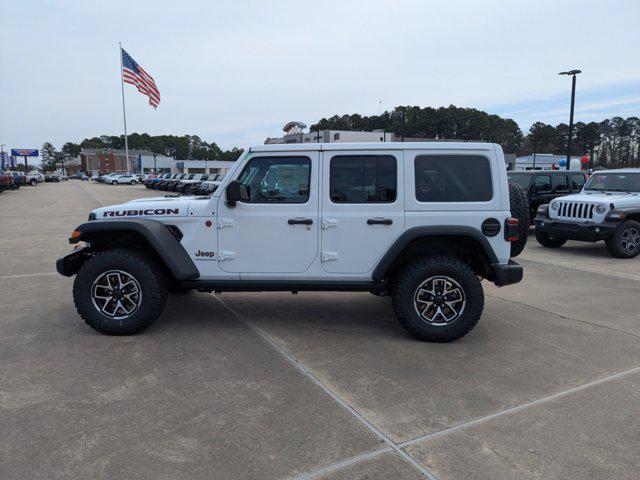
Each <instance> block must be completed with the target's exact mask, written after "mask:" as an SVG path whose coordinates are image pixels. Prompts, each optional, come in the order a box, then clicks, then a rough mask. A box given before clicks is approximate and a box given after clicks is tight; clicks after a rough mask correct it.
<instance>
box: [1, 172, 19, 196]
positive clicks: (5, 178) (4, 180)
mask: <svg viewBox="0 0 640 480" xmlns="http://www.w3.org/2000/svg"><path fill="white" fill-rule="evenodd" d="M14 185H15V182H14V180H13V175H10V174H8V173H0V192H4V191H5V190H13V189H14V188H15V187H14Z"/></svg>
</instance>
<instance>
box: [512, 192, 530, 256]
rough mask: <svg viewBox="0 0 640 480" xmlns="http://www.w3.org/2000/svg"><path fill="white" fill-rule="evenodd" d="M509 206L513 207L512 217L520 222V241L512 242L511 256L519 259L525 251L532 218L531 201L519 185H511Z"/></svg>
mask: <svg viewBox="0 0 640 480" xmlns="http://www.w3.org/2000/svg"><path fill="white" fill-rule="evenodd" d="M509 205H510V206H511V216H512V217H513V218H517V219H518V220H519V221H520V225H519V227H518V241H517V242H511V256H512V257H517V256H518V255H520V254H521V253H522V251H523V250H524V246H525V245H526V244H527V236H528V235H529V227H530V225H531V217H530V214H529V199H528V198H527V194H526V193H525V192H524V190H523V189H522V187H521V186H520V185H518V184H517V183H510V184H509Z"/></svg>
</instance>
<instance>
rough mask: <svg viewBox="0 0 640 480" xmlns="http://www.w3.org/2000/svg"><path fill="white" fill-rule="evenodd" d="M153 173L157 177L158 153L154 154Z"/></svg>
mask: <svg viewBox="0 0 640 480" xmlns="http://www.w3.org/2000/svg"><path fill="white" fill-rule="evenodd" d="M153 173H154V174H155V175H157V174H158V169H157V168H156V153H155V152H153Z"/></svg>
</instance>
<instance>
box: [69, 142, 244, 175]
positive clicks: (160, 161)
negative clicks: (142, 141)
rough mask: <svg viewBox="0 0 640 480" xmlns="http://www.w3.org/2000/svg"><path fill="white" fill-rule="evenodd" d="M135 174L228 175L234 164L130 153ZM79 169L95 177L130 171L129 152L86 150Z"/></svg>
mask: <svg viewBox="0 0 640 480" xmlns="http://www.w3.org/2000/svg"><path fill="white" fill-rule="evenodd" d="M129 162H130V163H131V171H132V172H134V173H154V172H156V173H226V172H228V171H229V169H230V168H231V167H232V166H233V164H234V162H229V161H222V160H176V159H175V158H173V157H168V156H166V155H158V154H154V153H153V152H149V151H147V150H129ZM76 163H77V166H78V170H79V171H82V172H86V173H91V175H103V174H105V173H115V172H122V173H124V172H126V171H127V162H126V152H125V150H116V149H111V148H83V149H82V150H81V151H80V155H79V156H78V159H76Z"/></svg>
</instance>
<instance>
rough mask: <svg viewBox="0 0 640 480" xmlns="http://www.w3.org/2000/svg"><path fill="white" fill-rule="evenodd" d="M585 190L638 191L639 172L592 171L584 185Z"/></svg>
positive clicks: (639, 188)
mask: <svg viewBox="0 0 640 480" xmlns="http://www.w3.org/2000/svg"><path fill="white" fill-rule="evenodd" d="M584 189H585V191H587V192H604V191H607V192H639V193H640V172H638V173H615V172H606V173H594V174H593V176H592V177H591V178H590V179H589V181H588V182H587V184H586V185H585V186H584Z"/></svg>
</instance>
